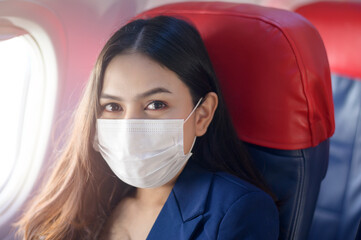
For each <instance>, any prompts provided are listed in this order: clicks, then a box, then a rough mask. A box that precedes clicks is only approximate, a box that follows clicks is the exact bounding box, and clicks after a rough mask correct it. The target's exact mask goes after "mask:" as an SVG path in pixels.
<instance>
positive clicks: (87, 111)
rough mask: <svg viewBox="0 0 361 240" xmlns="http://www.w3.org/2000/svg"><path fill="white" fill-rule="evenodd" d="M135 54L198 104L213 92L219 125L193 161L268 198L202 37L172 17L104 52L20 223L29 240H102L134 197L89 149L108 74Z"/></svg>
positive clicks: (139, 23)
mask: <svg viewBox="0 0 361 240" xmlns="http://www.w3.org/2000/svg"><path fill="white" fill-rule="evenodd" d="M132 52H134V53H135V52H136V53H141V54H144V55H146V56H148V57H150V58H151V59H153V60H154V61H156V62H158V63H159V64H161V65H163V66H165V67H167V68H168V69H170V70H171V71H173V72H175V73H176V74H177V75H178V76H179V78H180V79H181V80H182V81H183V82H184V83H185V84H186V85H187V86H188V88H189V89H190V93H191V95H192V98H193V103H194V104H196V102H197V101H198V100H199V99H200V98H201V97H204V96H205V95H206V94H207V93H209V92H215V93H216V94H217V95H218V107H217V110H216V112H215V115H214V118H213V120H212V122H211V124H210V126H209V127H208V130H207V133H206V134H205V135H203V136H202V137H199V138H198V139H197V141H196V145H195V146H194V149H193V155H194V157H193V156H192V159H191V160H190V161H196V162H198V163H199V164H200V165H202V166H203V167H204V168H207V169H209V170H212V171H225V172H228V173H231V174H233V175H235V176H238V177H240V178H242V179H245V180H246V181H248V182H250V183H252V184H254V185H256V186H258V187H259V188H261V189H263V190H265V191H266V192H268V193H270V191H268V189H267V187H266V185H265V184H264V183H263V180H262V178H261V177H260V175H259V174H258V172H257V171H256V169H255V168H254V167H253V164H252V161H251V159H250V158H249V156H248V154H247V152H246V150H245V148H244V147H243V145H242V143H241V141H240V140H239V139H238V137H237V135H236V131H235V129H234V127H233V125H232V121H231V118H230V115H229V113H228V111H227V108H226V105H225V103H224V100H223V97H222V93H221V90H220V87H219V85H218V80H217V77H216V74H215V72H214V70H213V68H212V64H211V61H210V59H209V57H208V54H207V51H206V49H205V46H204V44H203V42H202V39H201V37H200V35H199V33H198V32H197V30H196V29H195V28H194V27H193V26H192V25H191V24H189V23H187V22H186V21H183V20H180V19H177V18H173V17H167V16H159V17H155V18H151V19H139V20H135V21H132V22H130V23H128V24H126V25H125V26H124V27H122V28H121V29H120V30H118V31H117V32H116V33H114V35H113V36H112V37H111V38H110V39H109V40H108V42H107V43H106V45H105V46H104V48H103V50H102V51H101V53H100V55H99V57H98V59H97V62H96V65H95V67H94V69H93V72H92V77H91V78H90V81H89V82H88V84H87V87H86V89H85V92H84V95H83V97H82V99H81V101H80V104H79V106H78V109H77V111H76V112H75V115H74V120H73V126H72V129H71V134H70V136H69V139H68V141H67V144H66V145H65V147H64V150H63V151H62V153H61V155H60V156H59V157H58V161H57V165H56V166H55V168H54V169H53V171H52V173H51V176H50V179H49V181H48V182H47V183H46V184H45V185H44V187H43V188H42V190H41V192H40V193H39V194H38V195H37V196H36V197H35V198H34V199H33V200H32V202H31V205H30V206H29V208H28V210H27V211H26V212H25V213H24V215H23V217H22V219H21V220H20V221H19V222H18V226H19V233H20V234H21V235H23V237H24V238H25V239H39V238H40V239H46V240H50V239H52V240H55V239H56V240H58V239H97V238H98V237H99V234H100V232H101V230H102V228H103V225H104V222H105V221H106V219H107V218H108V217H109V215H110V213H111V211H112V210H113V209H114V207H115V206H116V205H117V203H118V202H119V201H120V200H121V199H122V198H123V197H124V196H125V195H126V194H128V193H129V192H130V191H131V190H132V188H131V187H130V186H129V185H126V184H124V183H123V182H122V181H120V180H119V179H118V178H117V177H116V176H115V175H114V173H113V172H112V171H111V170H110V168H109V167H108V166H107V164H106V163H105V161H104V159H102V157H101V155H100V154H99V153H98V152H96V151H95V150H94V149H93V146H92V143H93V139H94V133H95V122H96V119H97V116H98V115H99V114H100V112H101V107H100V105H99V96H100V93H101V90H102V85H103V78H104V73H105V70H106V68H107V66H108V64H109V63H110V61H111V60H112V59H113V58H114V57H115V56H117V55H119V54H126V53H132Z"/></svg>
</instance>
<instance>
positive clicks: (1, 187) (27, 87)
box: [0, 33, 46, 223]
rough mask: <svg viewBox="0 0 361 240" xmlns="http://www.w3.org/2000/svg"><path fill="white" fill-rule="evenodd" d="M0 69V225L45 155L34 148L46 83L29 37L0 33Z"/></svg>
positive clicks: (39, 56)
mask: <svg viewBox="0 0 361 240" xmlns="http://www.w3.org/2000/svg"><path fill="white" fill-rule="evenodd" d="M0 69H1V70H0V86H1V87H0V109H1V120H0V123H1V124H0V133H1V134H0V148H1V157H0V216H1V217H0V223H1V222H2V221H4V220H5V219H3V218H6V217H9V216H10V215H11V214H13V213H14V211H15V210H16V209H17V207H18V205H19V204H21V203H20V202H19V201H24V200H25V198H26V196H25V197H24V194H25V193H28V192H29V190H30V189H31V187H32V184H33V183H34V182H35V179H36V175H37V171H39V164H41V162H42V159H43V157H44V154H45V147H44V146H42V147H41V148H39V147H37V145H39V144H40V139H41V134H40V133H41V127H42V126H41V116H42V114H43V112H42V110H43V108H44V107H43V106H44V97H45V96H46V94H45V93H44V92H45V91H44V90H45V85H46V82H45V78H44V67H43V60H42V56H41V52H40V49H39V47H38V45H37V43H36V41H34V39H33V38H32V37H31V36H30V35H29V34H21V35H16V34H15V35H14V36H11V34H8V35H6V34H3V33H0ZM30 183H32V184H31V185H29V184H30ZM22 195H23V196H22Z"/></svg>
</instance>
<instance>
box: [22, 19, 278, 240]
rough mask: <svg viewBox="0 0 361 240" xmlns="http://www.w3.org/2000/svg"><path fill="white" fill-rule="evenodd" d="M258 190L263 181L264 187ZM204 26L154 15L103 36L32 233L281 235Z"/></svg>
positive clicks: (31, 219) (29, 224) (26, 220)
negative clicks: (226, 97)
mask: <svg viewBox="0 0 361 240" xmlns="http://www.w3.org/2000/svg"><path fill="white" fill-rule="evenodd" d="M261 189H262V190H263V191H262V190H261ZM265 191H268V190H267V188H266V187H265V185H264V184H263V181H262V180H261V178H260V177H259V175H258V174H257V172H256V170H255V169H254V168H253V166H252V163H251V160H250V159H249V158H248V156H247V154H246V152H245V150H244V148H243V146H242V144H241V142H240V141H239V140H238V138H237V135H236V132H235V130H234V128H233V126H232V123H231V119H230V116H229V114H228V112H227V110H226V106H225V103H224V100H223V97H222V94H221V91H220V88H219V86H218V81H217V78H216V75H215V73H214V70H213V69H212V65H211V62H210V60H209V57H208V55H207V52H206V49H205V47H204V45H203V42H202V40H201V37H200V36H199V33H198V32H197V30H196V29H195V28H194V27H193V26H191V25H190V24H188V23H187V22H185V21H183V20H179V19H176V18H173V17H167V16H159V17H155V18H151V19H147V20H135V21H133V22H130V23H128V24H127V25H125V26H124V27H122V28H121V29H120V30H118V31H117V32H116V33H115V34H114V35H113V36H112V37H111V38H110V40H109V41H108V42H107V43H106V45H105V47H104V48H103V50H102V52H101V54H100V56H99V58H98V60H97V63H96V65H95V68H94V71H93V74H92V78H91V79H90V81H89V83H88V85H87V88H86V90H85V93H84V96H83V98H82V100H81V102H80V105H79V107H78V110H77V113H76V115H75V118H74V126H73V129H72V134H71V136H70V139H69V141H68V144H67V145H66V147H65V149H64V151H63V153H62V155H61V156H60V157H59V162H58V165H57V167H56V168H55V169H54V171H53V173H52V175H51V178H50V180H49V181H48V183H47V184H46V185H45V186H44V188H43V191H42V192H41V193H40V194H39V195H38V196H36V197H35V199H34V201H33V203H32V205H31V207H30V208H29V209H28V211H27V212H26V213H25V214H24V216H23V218H22V219H21V221H20V222H19V225H20V232H21V234H22V235H23V236H24V238H25V239H57V240H58V239H277V238H278V211H277V208H276V206H275V204H274V202H273V200H272V198H271V197H270V196H269V195H267V194H266V193H265Z"/></svg>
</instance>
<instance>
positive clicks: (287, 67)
mask: <svg viewBox="0 0 361 240" xmlns="http://www.w3.org/2000/svg"><path fill="white" fill-rule="evenodd" d="M156 15H169V16H178V17H180V18H182V19H185V20H187V21H189V22H191V23H192V24H193V25H194V26H196V28H197V29H198V31H199V32H200V33H201V36H202V38H203V40H204V42H205V45H206V48H207V50H208V53H209V55H210V58H211V60H212V63H213V66H214V68H215V71H216V74H217V76H218V78H219V80H220V83H221V87H222V90H223V93H224V96H225V100H226V103H227V106H228V108H229V111H230V113H231V115H232V120H233V123H234V125H235V127H236V130H237V133H238V136H239V137H240V138H241V139H242V140H243V141H246V142H249V143H253V144H257V145H260V146H265V147H270V148H277V149H302V148H308V147H311V146H316V145H317V144H319V143H320V142H322V141H323V140H325V139H327V138H329V137H330V136H331V135H332V134H333V131H334V117H333V102H332V93H331V82H330V70H329V66H328V62H327V57H326V52H325V49H324V46H323V43H322V40H321V38H320V36H319V34H318V32H317V31H316V30H315V28H314V27H312V25H311V24H310V23H309V22H308V21H307V20H305V19H304V18H303V17H301V16H300V15H298V14H295V13H293V12H289V11H284V10H279V9H273V8H266V7H261V6H256V5H249V4H235V3H225V2H209V3H207V2H187V3H175V4H169V5H164V6H161V7H158V8H155V9H151V10H149V11H146V12H144V13H142V14H140V15H139V16H137V17H136V18H147V17H152V16H156ZM220 140H221V139H220Z"/></svg>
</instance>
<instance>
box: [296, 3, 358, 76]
mask: <svg viewBox="0 0 361 240" xmlns="http://www.w3.org/2000/svg"><path fill="white" fill-rule="evenodd" d="M296 12H298V13H300V14H301V15H303V16H304V17H305V18H307V19H308V20H310V21H311V22H312V24H314V25H315V26H316V28H317V29H318V31H319V32H320V34H321V36H322V39H323V41H324V43H325V46H326V50H327V54H328V59H329V61H330V67H331V71H332V72H335V73H339V74H341V75H345V76H349V77H356V78H359V79H360V78H361V3H360V2H319V3H313V4H309V5H306V6H303V7H300V8H298V9H297V10H296Z"/></svg>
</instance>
